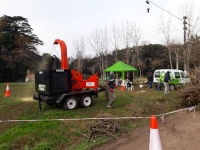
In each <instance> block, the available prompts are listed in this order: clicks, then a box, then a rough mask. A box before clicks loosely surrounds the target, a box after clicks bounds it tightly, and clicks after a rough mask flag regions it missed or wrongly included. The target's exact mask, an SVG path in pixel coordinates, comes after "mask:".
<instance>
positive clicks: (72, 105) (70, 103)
mask: <svg viewBox="0 0 200 150" xmlns="http://www.w3.org/2000/svg"><path fill="white" fill-rule="evenodd" d="M77 106H78V99H77V98H76V97H74V96H71V97H67V98H66V99H65V101H64V103H63V108H64V109H66V110H73V109H76V108H77Z"/></svg>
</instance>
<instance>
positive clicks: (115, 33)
mask: <svg viewBox="0 0 200 150" xmlns="http://www.w3.org/2000/svg"><path fill="white" fill-rule="evenodd" d="M111 35H112V36H111V37H112V40H111V43H112V45H113V47H114V51H115V62H117V61H118V58H117V55H118V49H119V36H120V30H119V29H118V27H117V26H116V24H113V25H112V28H111Z"/></svg>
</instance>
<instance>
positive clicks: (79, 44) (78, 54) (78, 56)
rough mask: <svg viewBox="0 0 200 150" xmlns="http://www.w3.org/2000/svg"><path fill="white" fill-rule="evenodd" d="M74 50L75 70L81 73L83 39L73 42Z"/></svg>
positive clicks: (83, 48)
mask: <svg viewBox="0 0 200 150" xmlns="http://www.w3.org/2000/svg"><path fill="white" fill-rule="evenodd" d="M73 45H74V48H75V50H76V59H77V70H78V71H80V72H82V71H83V70H82V66H83V61H82V60H83V54H84V52H85V47H86V44H85V40H84V38H83V37H82V38H80V39H79V40H76V41H74V42H73Z"/></svg>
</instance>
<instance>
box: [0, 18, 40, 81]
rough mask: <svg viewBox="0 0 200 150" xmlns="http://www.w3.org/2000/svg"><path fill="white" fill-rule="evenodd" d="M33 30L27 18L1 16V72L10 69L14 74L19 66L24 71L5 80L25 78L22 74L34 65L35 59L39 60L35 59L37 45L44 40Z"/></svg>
mask: <svg viewBox="0 0 200 150" xmlns="http://www.w3.org/2000/svg"><path fill="white" fill-rule="evenodd" d="M32 31H33V29H32V28H31V26H30V25H29V23H28V19H27V18H23V17H21V16H14V17H10V16H6V15H3V16H2V17H0V62H1V66H0V72H1V73H5V70H9V73H10V74H13V72H17V71H18V68H19V67H20V70H21V71H24V73H23V72H21V73H20V74H21V75H20V74H17V76H15V78H12V77H10V78H9V79H2V80H3V81H5V80H6V81H14V80H17V79H20V78H24V77H22V75H23V74H25V72H26V69H27V68H30V67H33V66H32V65H33V64H35V63H34V61H37V60H34V58H37V57H38V50H37V46H38V45H43V42H42V41H41V40H40V39H39V38H38V37H37V35H35V34H33V33H32ZM18 75H19V76H18ZM1 76H4V75H0V77H1ZM16 78H17V79H16ZM0 81H1V80H0Z"/></svg>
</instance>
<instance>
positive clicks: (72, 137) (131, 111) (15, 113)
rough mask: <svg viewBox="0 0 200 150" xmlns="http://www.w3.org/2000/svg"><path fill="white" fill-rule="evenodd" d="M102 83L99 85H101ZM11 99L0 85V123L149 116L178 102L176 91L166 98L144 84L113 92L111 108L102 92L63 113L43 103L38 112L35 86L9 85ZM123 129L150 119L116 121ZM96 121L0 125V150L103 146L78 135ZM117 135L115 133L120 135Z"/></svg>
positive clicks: (71, 149) (76, 149)
mask: <svg viewBox="0 0 200 150" xmlns="http://www.w3.org/2000/svg"><path fill="white" fill-rule="evenodd" d="M101 83H102V82H101ZM9 88H10V93H11V96H10V97H4V95H5V90H6V84H5V83H1V84H0V120H1V121H2V120H45V119H67V118H100V117H131V116H148V117H149V116H150V115H152V114H155V115H158V114H161V113H164V112H168V111H172V110H175V109H177V108H178V107H179V102H180V100H179V99H178V98H177V97H176V95H177V90H175V91H170V94H169V95H167V96H165V95H163V91H157V90H156V89H155V88H153V89H148V88H147V87H146V85H145V86H144V88H142V89H140V88H139V87H138V86H137V85H135V90H134V91H127V90H124V91H121V90H120V87H118V88H117V89H116V90H115V93H116V100H115V102H114V109H108V108H107V107H106V106H107V102H106V101H105V93H104V92H102V93H100V94H99V97H98V98H94V104H93V106H92V107H89V108H77V109H75V110H72V111H66V110H64V109H63V108H62V107H58V106H48V105H46V104H45V103H42V110H41V111H40V110H39V105H38V102H37V101H35V100H33V98H32V96H33V94H34V93H35V85H34V83H10V86H9ZM115 121H116V122H117V123H118V124H120V125H121V126H123V127H124V128H125V129H126V130H133V129H135V128H138V127H140V126H142V125H144V124H146V123H149V119H120V120H115ZM95 122H97V120H79V121H57V120H55V121H32V122H31V121H27V122H0V150H88V149H90V148H91V147H93V146H95V145H98V144H101V143H104V142H106V141H108V140H110V139H111V137H110V138H99V139H97V140H95V141H96V142H90V143H87V139H86V138H85V137H84V136H83V135H81V134H80V133H78V132H77V131H80V132H81V133H84V134H87V132H88V127H89V125H90V124H92V123H95ZM119 135H120V134H117V136H119Z"/></svg>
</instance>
